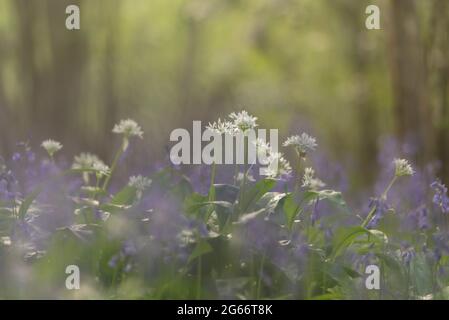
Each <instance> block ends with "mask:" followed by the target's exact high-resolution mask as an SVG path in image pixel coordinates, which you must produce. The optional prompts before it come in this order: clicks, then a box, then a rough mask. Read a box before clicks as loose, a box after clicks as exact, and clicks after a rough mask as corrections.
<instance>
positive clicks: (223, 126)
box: [206, 118, 236, 136]
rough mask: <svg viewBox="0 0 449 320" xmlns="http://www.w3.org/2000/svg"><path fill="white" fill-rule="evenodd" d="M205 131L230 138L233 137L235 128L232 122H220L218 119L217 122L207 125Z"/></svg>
mask: <svg viewBox="0 0 449 320" xmlns="http://www.w3.org/2000/svg"><path fill="white" fill-rule="evenodd" d="M206 129H208V130H210V131H212V132H214V133H217V134H229V135H231V136H233V135H234V134H235V132H236V130H235V129H236V128H235V127H234V124H233V123H232V122H230V121H221V119H220V118H218V121H215V122H213V123H209V125H208V126H206Z"/></svg>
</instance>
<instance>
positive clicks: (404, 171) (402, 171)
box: [393, 159, 415, 177]
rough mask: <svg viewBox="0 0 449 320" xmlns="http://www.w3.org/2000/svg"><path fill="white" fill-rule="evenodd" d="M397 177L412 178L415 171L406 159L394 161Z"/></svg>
mask: <svg viewBox="0 0 449 320" xmlns="http://www.w3.org/2000/svg"><path fill="white" fill-rule="evenodd" d="M393 164H394V168H395V176H396V177H401V176H412V175H413V174H414V173H415V171H414V170H413V168H412V166H411V165H410V163H409V162H408V161H407V160H406V159H394V160H393Z"/></svg>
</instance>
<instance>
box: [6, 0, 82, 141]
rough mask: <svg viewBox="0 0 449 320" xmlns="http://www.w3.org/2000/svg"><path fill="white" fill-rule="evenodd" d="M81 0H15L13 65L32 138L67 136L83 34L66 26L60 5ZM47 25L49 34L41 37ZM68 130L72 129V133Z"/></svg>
mask: <svg viewBox="0 0 449 320" xmlns="http://www.w3.org/2000/svg"><path fill="white" fill-rule="evenodd" d="M82 3H83V1H82V0H76V1H74V0H45V1H39V2H38V1H28V0H14V1H13V6H14V7H15V10H16V15H17V23H18V27H19V39H20V43H19V48H18V51H19V52H18V65H19V66H20V67H21V70H20V71H21V72H20V75H21V83H22V85H23V86H24V88H25V90H26V91H25V92H26V95H25V96H24V97H23V104H24V109H28V110H31V112H30V117H29V118H28V119H27V124H28V125H27V126H26V127H27V128H28V133H29V134H31V133H32V138H33V140H42V139H45V138H49V137H52V138H55V139H58V140H62V141H64V140H68V139H70V140H71V138H72V134H73V132H71V129H72V128H74V123H73V122H74V120H76V114H77V109H78V107H79V96H80V90H81V80H82V79H81V77H82V74H83V67H84V64H85V60H86V41H85V40H86V39H85V35H84V33H83V32H82V25H81V30H75V31H69V30H67V29H66V27H65V19H66V17H67V15H66V13H65V9H66V7H67V6H68V5H69V4H76V5H78V6H80V8H81V10H82ZM38 30H41V31H42V30H48V32H49V37H48V38H45V36H44V35H45V34H46V33H45V32H38ZM71 133H72V134H71Z"/></svg>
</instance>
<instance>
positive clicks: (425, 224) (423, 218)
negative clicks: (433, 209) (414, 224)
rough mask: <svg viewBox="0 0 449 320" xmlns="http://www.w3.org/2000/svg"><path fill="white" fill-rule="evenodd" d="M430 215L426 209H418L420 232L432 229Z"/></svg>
mask: <svg viewBox="0 0 449 320" xmlns="http://www.w3.org/2000/svg"><path fill="white" fill-rule="evenodd" d="M428 215H429V211H428V210H427V208H426V207H423V208H420V209H418V228H419V229H420V230H426V229H429V228H430V223H429V217H428Z"/></svg>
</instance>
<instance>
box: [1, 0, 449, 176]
mask: <svg viewBox="0 0 449 320" xmlns="http://www.w3.org/2000/svg"><path fill="white" fill-rule="evenodd" d="M69 4H77V5H79V7H80V10H81V30H78V31H69V30H67V29H66V28H65V19H66V17H67V15H66V14H65V8H66V6H67V5H69ZM369 4H376V5H378V6H379V8H380V11H381V30H367V29H366V27H365V19H366V17H367V14H366V13H365V8H366V6H367V5H369ZM448 30H449V2H448V1H446V0H419V1H418V0H403V1H398V0H372V1H365V0H0V154H2V155H4V156H5V157H7V156H10V155H11V154H12V152H13V149H14V146H15V144H16V142H18V141H24V140H29V141H30V143H32V144H33V145H34V146H36V147H37V146H38V144H39V142H40V141H41V140H42V139H44V138H54V139H57V140H59V141H61V142H62V143H63V144H64V146H65V149H66V152H67V151H68V152H69V153H68V154H69V155H71V154H74V153H77V152H79V151H80V150H88V151H92V152H96V153H98V154H99V155H100V156H102V157H104V158H106V159H110V158H111V156H112V152H113V151H112V150H113V149H114V148H113V146H114V145H115V141H111V138H110V137H111V134H110V131H111V128H112V126H113V124H114V123H115V122H117V120H118V119H121V118H128V117H130V118H134V119H136V120H137V121H138V122H139V123H140V124H141V125H142V127H143V129H144V131H145V137H146V139H145V143H144V147H143V148H142V150H141V157H140V158H139V161H140V162H139V163H143V164H145V163H150V162H154V161H159V160H163V159H164V154H165V151H164V150H165V149H164V148H165V147H166V145H167V144H168V142H169V133H170V132H171V130H173V129H174V128H178V127H185V128H191V125H192V123H191V121H192V120H203V121H204V122H207V121H211V120H215V119H216V118H218V117H223V116H225V115H226V114H227V113H229V112H230V111H235V110H241V109H243V108H244V109H246V110H248V111H249V112H251V113H253V114H254V115H256V116H258V117H259V118H260V123H261V125H262V126H264V127H267V128H279V129H280V135H281V137H285V136H286V135H287V134H289V133H291V132H297V131H301V130H307V131H311V132H312V133H313V134H314V135H316V136H317V137H318V139H319V142H320V145H321V146H322V147H324V148H325V149H326V150H328V151H329V152H330V154H331V156H332V157H333V158H335V159H336V160H338V161H342V162H343V161H349V162H350V163H352V164H353V165H354V168H358V169H359V172H360V173H362V172H363V174H361V176H363V177H364V178H365V180H366V181H365V182H368V181H369V180H370V179H372V177H373V176H374V174H375V172H376V168H377V167H376V155H377V153H378V150H379V137H381V136H384V135H393V136H396V137H397V138H398V139H399V140H400V141H406V139H408V138H409V137H412V138H413V141H415V142H416V144H417V145H418V147H419V150H420V152H419V153H418V154H417V157H416V159H413V160H414V161H416V162H418V163H421V164H423V163H426V162H428V161H429V160H435V159H438V160H440V162H441V163H442V164H443V166H442V168H441V170H442V173H441V174H442V175H444V176H445V177H446V178H449V167H448V163H449V150H448V149H449V148H448V146H449V105H448V104H449V103H448V92H449V84H448V83H449V59H448V58H449V32H448Z"/></svg>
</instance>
